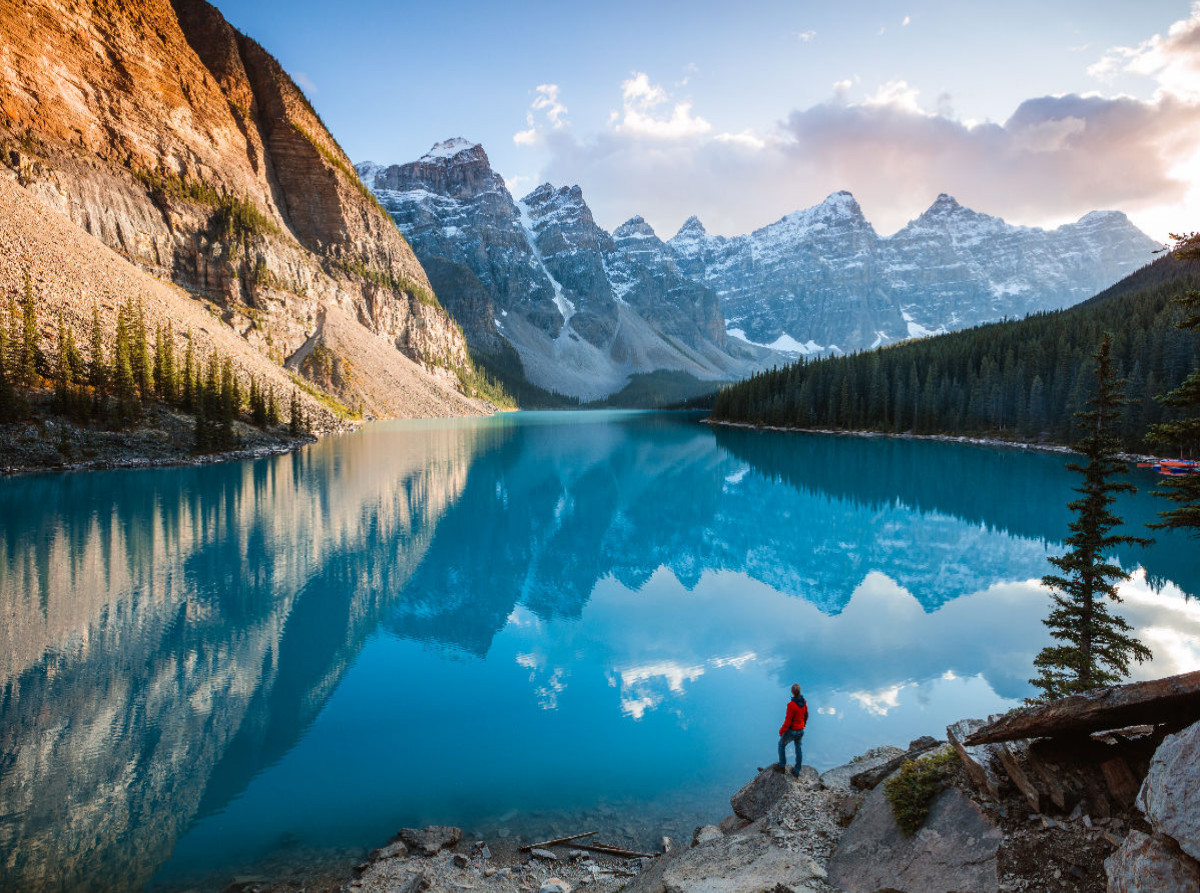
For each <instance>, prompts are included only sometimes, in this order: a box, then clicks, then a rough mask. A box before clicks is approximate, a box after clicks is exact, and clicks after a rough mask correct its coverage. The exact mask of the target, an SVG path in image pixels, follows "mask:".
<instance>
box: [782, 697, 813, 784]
mask: <svg viewBox="0 0 1200 893" xmlns="http://www.w3.org/2000/svg"><path fill="white" fill-rule="evenodd" d="M806 725H808V704H807V703H806V702H805V700H804V695H802V694H800V684H799V683H795V684H793V685H792V699H791V700H790V701H788V705H787V715H786V716H785V717H784V718H783V725H782V726H780V727H779V762H778V764H777V765H778V767H779V770H780V771H781V772H782V771H783V770H785V769H787V746H788V744H795V745H796V768H794V769H793V770H792V775H795V776H796V777H797V778H799V776H800V763H801V761H802V758H803V755H804V751H803V749H802V747H801V742H802V741H803V740H804V727H805V726H806Z"/></svg>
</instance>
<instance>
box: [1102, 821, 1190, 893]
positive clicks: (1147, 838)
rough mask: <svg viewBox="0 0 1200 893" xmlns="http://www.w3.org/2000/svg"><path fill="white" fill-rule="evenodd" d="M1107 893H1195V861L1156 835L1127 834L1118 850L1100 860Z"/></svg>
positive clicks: (1173, 844)
mask: <svg viewBox="0 0 1200 893" xmlns="http://www.w3.org/2000/svg"><path fill="white" fill-rule="evenodd" d="M1104 871H1105V873H1107V874H1108V893H1196V891H1197V890H1200V867H1198V866H1197V864H1196V860H1195V859H1192V858H1191V857H1189V856H1187V855H1186V854H1185V853H1182V852H1180V850H1179V847H1177V846H1176V845H1175V843H1174V842H1173V841H1171V840H1169V839H1167V838H1164V837H1161V836H1159V835H1157V834H1156V835H1153V836H1151V835H1149V834H1143V833H1142V832H1141V831H1130V832H1129V835H1128V836H1127V837H1126V838H1125V842H1124V843H1123V844H1121V848H1120V849H1119V850H1117V851H1116V852H1115V853H1113V854H1112V855H1111V856H1109V857H1108V858H1107V859H1105V860H1104Z"/></svg>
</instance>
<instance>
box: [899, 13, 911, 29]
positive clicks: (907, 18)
mask: <svg viewBox="0 0 1200 893" xmlns="http://www.w3.org/2000/svg"><path fill="white" fill-rule="evenodd" d="M911 24H912V16H905V17H904V20H903V21H902V22H900V27H902V28H904V27H907V26H908V25H911Z"/></svg>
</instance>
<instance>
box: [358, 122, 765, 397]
mask: <svg viewBox="0 0 1200 893" xmlns="http://www.w3.org/2000/svg"><path fill="white" fill-rule="evenodd" d="M356 169H357V170H358V173H359V176H360V177H361V178H362V180H363V182H364V183H365V184H366V185H367V187H368V188H369V189H371V191H372V192H373V193H374V194H375V196H376V197H377V198H378V199H379V201H380V203H381V204H382V205H383V206H384V207H385V208H387V210H388V211H389V212H390V213H391V215H392V217H393V218H394V219H395V221H396V224H397V226H399V227H400V230H401V231H402V232H403V233H404V234H405V236H406V237H407V238H408V240H409V242H410V243H411V244H412V246H413V250H414V251H415V252H416V253H417V256H418V257H419V258H420V259H421V262H422V263H423V264H424V265H425V268H426V269H427V270H428V272H429V276H430V279H431V281H432V282H433V285H434V287H435V289H436V290H437V293H438V295H439V297H440V298H441V299H442V300H443V301H444V302H445V303H446V306H447V307H448V308H449V309H450V310H451V312H452V313H453V314H454V315H455V317H456V318H457V319H458V320H459V321H460V322H461V324H462V326H463V331H464V332H465V333H466V336H467V340H468V342H469V343H470V344H471V346H472V347H474V348H475V349H476V350H479V351H482V352H484V353H486V354H489V355H490V356H492V357H493V360H494V361H498V362H501V363H503V364H505V365H507V366H509V367H512V366H514V365H515V366H516V367H517V368H519V369H520V371H521V372H522V374H523V375H524V376H525V377H526V378H528V380H530V381H531V382H533V383H534V384H536V385H538V386H540V387H543V388H546V389H547V390H553V391H558V392H560V393H564V394H569V395H571V396H576V397H580V398H583V399H594V398H596V397H602V396H605V395H607V394H610V393H612V392H613V391H616V390H619V389H620V388H621V387H622V386H623V385H624V384H625V383H626V382H627V381H628V380H629V377H630V376H631V375H633V374H636V373H645V372H653V371H655V370H660V369H667V370H675V371H680V372H686V373H688V374H690V375H692V376H695V377H696V378H700V379H708V380H718V379H732V378H739V377H742V376H744V375H746V374H749V372H751V371H754V370H756V369H759V368H762V367H763V366H764V365H765V364H769V362H770V361H772V360H773V359H777V357H776V356H775V355H774V354H772V353H771V352H770V351H767V350H764V349H762V348H758V347H754V346H750V345H746V344H744V343H737V344H733V343H730V342H729V340H728V339H727V337H726V334H725V326H724V321H723V317H722V315H721V310H720V302H719V300H718V298H717V296H716V294H715V293H714V292H713V291H712V289H710V288H709V287H708V286H707V285H705V284H703V283H700V282H697V281H694V280H693V279H690V278H688V277H687V276H685V275H684V274H683V272H682V270H681V269H680V268H679V267H678V266H677V265H676V263H675V260H674V257H673V255H672V253H671V252H670V251H669V250H667V248H666V246H665V244H664V243H663V242H662V241H661V240H660V239H659V238H658V237H657V236H656V235H655V233H654V231H653V230H652V229H651V228H650V227H649V225H648V224H646V222H645V221H644V220H642V218H640V217H635V218H633V219H631V220H630V221H628V222H626V223H625V224H623V225H622V226H621V227H618V229H617V230H616V231H615V232H614V233H612V234H609V233H608V232H606V231H605V230H604V229H602V228H601V227H600V226H598V225H597V224H596V222H595V220H594V219H593V218H592V212H591V209H590V208H589V207H588V205H587V202H586V201H585V200H584V197H583V192H582V191H581V190H580V188H579V187H578V186H570V187H566V186H563V187H555V186H552V185H551V184H549V183H545V184H543V185H541V186H539V187H538V188H537V189H535V190H533V191H532V192H530V193H529V194H528V195H526V196H525V197H524V198H522V199H520V200H519V201H517V200H515V199H514V198H513V196H512V195H511V194H510V193H509V191H508V189H507V187H506V186H505V184H504V180H503V178H502V177H501V176H500V175H499V174H498V173H496V172H495V171H494V170H492V168H491V166H490V164H489V162H488V158H487V155H486V153H485V152H484V150H483V148H482V147H481V146H479V145H476V144H474V143H471V142H469V141H467V140H464V139H452V140H447V141H445V142H442V143H438V144H437V145H435V146H434V147H433V148H432V149H430V151H429V152H427V153H426V154H425V155H424V156H422V157H421V158H419V159H418V160H416V161H414V162H411V163H409V164H404V165H391V166H386V167H385V166H383V165H378V164H374V163H372V162H364V163H362V164H359V165H358V166H357V168H356Z"/></svg>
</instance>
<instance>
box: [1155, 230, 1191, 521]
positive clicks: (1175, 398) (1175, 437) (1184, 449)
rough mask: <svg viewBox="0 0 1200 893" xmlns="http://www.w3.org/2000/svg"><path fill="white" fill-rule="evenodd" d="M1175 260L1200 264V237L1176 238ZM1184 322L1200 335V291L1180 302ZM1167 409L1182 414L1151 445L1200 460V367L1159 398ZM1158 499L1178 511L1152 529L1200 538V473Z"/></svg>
mask: <svg viewBox="0 0 1200 893" xmlns="http://www.w3.org/2000/svg"><path fill="white" fill-rule="evenodd" d="M1171 238H1173V239H1174V240H1175V243H1176V247H1175V251H1174V254H1175V257H1176V258H1178V259H1180V260H1200V233H1192V234H1191V235H1188V236H1175V235H1173V236H1172V237H1171ZM1179 303H1180V304H1181V305H1182V306H1183V309H1184V313H1185V315H1184V318H1183V319H1182V320H1181V321H1180V322H1178V323H1177V324H1176V325H1177V326H1178V327H1179V328H1181V329H1190V330H1195V331H1200V291H1195V290H1190V291H1187V292H1185V293H1184V294H1183V296H1182V297H1180V298H1179ZM1159 402H1160V403H1161V404H1162V405H1163V406H1169V407H1171V408H1172V409H1174V410H1176V411H1177V412H1179V413H1180V416H1179V417H1178V418H1176V419H1174V420H1172V421H1169V422H1163V423H1161V424H1158V425H1154V426H1153V427H1152V428H1151V429H1150V434H1149V437H1148V438H1147V439H1148V440H1149V441H1150V442H1151V443H1153V444H1155V445H1158V446H1167V447H1170V448H1172V449H1178V451H1179V456H1180V458H1185V459H1197V458H1200V366H1197V367H1196V368H1194V369H1193V370H1192V371H1191V374H1190V375H1188V377H1187V378H1185V379H1184V380H1183V383H1182V384H1180V385H1179V387H1177V388H1175V390H1173V391H1171V392H1170V393H1169V394H1166V395H1164V396H1162V397H1160V398H1159ZM1154 494H1155V495H1156V496H1161V497H1163V498H1164V499H1169V500H1170V501H1171V502H1173V503H1175V507H1174V508H1171V509H1167V510H1165V511H1162V512H1160V513H1159V516H1160V517H1161V518H1162V521H1161V522H1159V523H1158V524H1152V525H1150V526H1151V527H1156V528H1169V529H1174V530H1184V531H1187V532H1188V533H1190V534H1191V535H1192V536H1200V473H1192V474H1188V475H1186V476H1182V477H1175V478H1169V479H1168V480H1166V481H1165V482H1164V486H1163V488H1162V489H1161V490H1155V491H1154Z"/></svg>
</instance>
